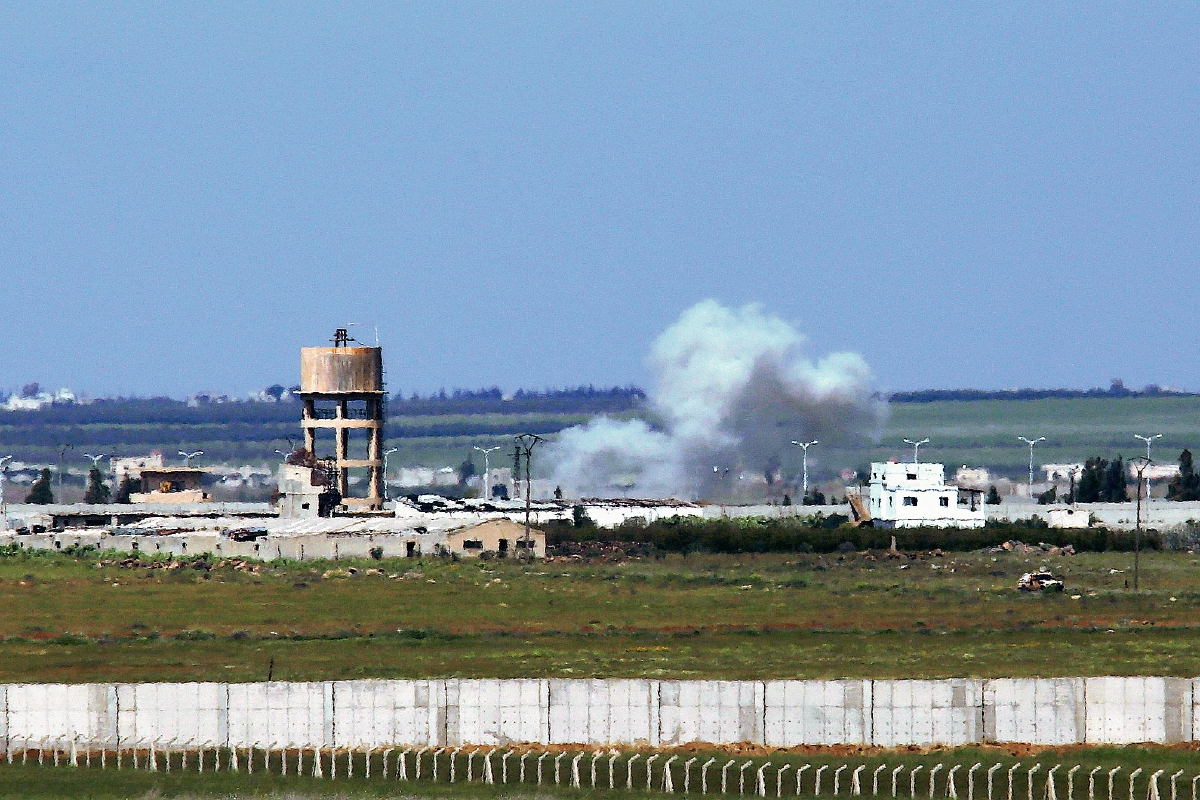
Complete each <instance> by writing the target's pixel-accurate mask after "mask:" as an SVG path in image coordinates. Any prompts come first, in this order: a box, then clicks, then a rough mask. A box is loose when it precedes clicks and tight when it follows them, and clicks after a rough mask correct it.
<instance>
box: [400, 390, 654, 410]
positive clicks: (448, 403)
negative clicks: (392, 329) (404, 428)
mask: <svg viewBox="0 0 1200 800" xmlns="http://www.w3.org/2000/svg"><path fill="white" fill-rule="evenodd" d="M645 401H646V393H645V392H644V391H642V390H641V389H639V388H637V387H636V386H624V387H621V386H613V387H610V388H606V389H605V388H601V389H597V388H596V387H594V386H577V387H573V388H567V389H545V390H542V391H537V390H529V389H518V390H517V391H515V392H513V394H512V395H511V396H510V397H508V398H507V399H505V395H504V393H503V392H502V391H500V388H499V387H497V386H492V387H491V388H488V389H476V390H470V389H455V390H453V391H451V392H447V391H446V390H445V389H442V390H440V391H438V392H435V393H433V394H430V395H427V396H424V397H422V396H421V395H420V394H418V393H416V392H413V393H412V394H411V395H409V396H408V397H407V398H405V397H403V396H400V395H397V396H394V397H392V399H391V400H390V401H389V403H388V411H389V412H390V413H392V414H397V415H411V416H436V415H444V414H528V413H536V412H543V413H554V414H564V413H565V414H571V413H580V414H602V413H616V412H620V411H631V410H634V409H636V408H639V407H641V405H642V404H644V403H645Z"/></svg>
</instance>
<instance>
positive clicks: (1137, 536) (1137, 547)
mask: <svg viewBox="0 0 1200 800" xmlns="http://www.w3.org/2000/svg"><path fill="white" fill-rule="evenodd" d="M1129 460H1130V461H1138V462H1141V463H1140V464H1139V466H1138V468H1137V525H1136V526H1135V527H1134V529H1133V590H1134V591H1135V592H1136V591H1137V589H1138V577H1139V570H1138V567H1139V561H1140V556H1141V550H1142V473H1144V472H1145V471H1146V467H1148V466H1150V465H1151V464H1152V463H1154V462H1152V461H1151V460H1150V459H1149V458H1146V459H1143V458H1142V457H1141V456H1138V457H1137V458H1131V459H1129ZM1148 494H1149V493H1148V492H1147V495H1148Z"/></svg>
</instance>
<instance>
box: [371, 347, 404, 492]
mask: <svg viewBox="0 0 1200 800" xmlns="http://www.w3.org/2000/svg"><path fill="white" fill-rule="evenodd" d="M378 336H379V335H378V333H376V338H378ZM399 449H400V448H399V447H393V448H391V449H390V450H384V451H383V499H384V500H388V499H390V498H389V497H388V486H387V462H388V456H390V455H391V454H392V453H394V452H396V451H397V450H399Z"/></svg>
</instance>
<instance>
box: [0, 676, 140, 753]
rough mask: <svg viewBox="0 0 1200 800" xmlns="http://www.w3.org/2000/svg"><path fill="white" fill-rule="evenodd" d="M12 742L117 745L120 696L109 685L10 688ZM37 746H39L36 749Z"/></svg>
mask: <svg viewBox="0 0 1200 800" xmlns="http://www.w3.org/2000/svg"><path fill="white" fill-rule="evenodd" d="M4 694H5V701H6V702H5V705H6V709H7V714H6V718H7V727H8V731H7V733H8V741H9V743H10V746H13V747H24V746H26V744H27V743H36V742H39V741H46V742H56V743H60V744H64V745H65V744H68V743H69V742H70V741H71V740H72V739H74V738H78V739H79V741H81V742H107V743H109V744H110V745H115V744H116V741H117V693H116V688H115V687H114V686H112V685H107V684H86V683H84V684H61V683H42V684H13V685H9V686H7V687H6V691H5V693H4ZM35 746H36V745H35Z"/></svg>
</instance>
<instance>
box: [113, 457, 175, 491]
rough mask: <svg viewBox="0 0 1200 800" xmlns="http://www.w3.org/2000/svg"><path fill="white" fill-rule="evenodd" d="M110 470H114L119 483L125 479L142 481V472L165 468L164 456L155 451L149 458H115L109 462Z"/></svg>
mask: <svg viewBox="0 0 1200 800" xmlns="http://www.w3.org/2000/svg"><path fill="white" fill-rule="evenodd" d="M109 465H110V466H109V468H110V469H111V470H112V473H113V476H114V477H115V478H116V480H117V483H120V482H121V481H123V480H124V479H125V478H132V479H134V480H141V478H142V470H144V469H155V468H159V467H162V466H164V462H163V454H162V453H161V452H159V451H158V450H155V451H154V452H153V453H151V454H150V455H148V456H128V457H125V458H114V459H113V460H112V461H110V462H109Z"/></svg>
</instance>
